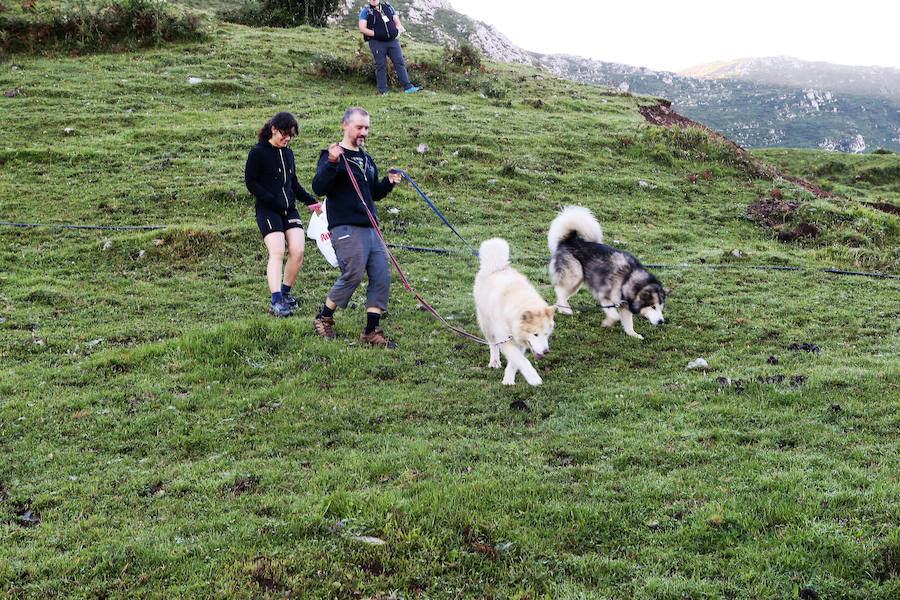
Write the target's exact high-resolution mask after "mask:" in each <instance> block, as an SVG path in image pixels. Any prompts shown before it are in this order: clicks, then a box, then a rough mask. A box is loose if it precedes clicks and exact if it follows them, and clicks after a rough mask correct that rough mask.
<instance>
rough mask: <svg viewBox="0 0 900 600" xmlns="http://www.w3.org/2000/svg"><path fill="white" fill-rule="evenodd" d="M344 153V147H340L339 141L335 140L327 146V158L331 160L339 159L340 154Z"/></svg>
mask: <svg viewBox="0 0 900 600" xmlns="http://www.w3.org/2000/svg"><path fill="white" fill-rule="evenodd" d="M343 153H344V149H343V148H341V144H340V142H335V143H333V144H332V145H330V146H328V160H330V161H331V162H337V161H339V160H340V159H341V154H343Z"/></svg>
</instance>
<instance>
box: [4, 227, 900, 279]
mask: <svg viewBox="0 0 900 600" xmlns="http://www.w3.org/2000/svg"><path fill="white" fill-rule="evenodd" d="M0 226H6V227H58V228H61V229H114V230H116V229H118V230H123V229H124V230H128V229H131V230H134V229H138V230H140V229H143V230H150V229H166V227H167V226H166V225H132V226H124V225H123V226H112V225H48V224H43V223H5V222H0ZM388 246H389V247H391V248H400V249H402V250H413V251H415V252H434V253H437V254H468V253H467V252H459V251H458V250H444V249H442V248H424V247H421V246H404V245H401V244H388ZM517 258H519V259H520V260H540V261H543V262H550V259H549V258H544V257H541V258H537V257H533V256H520V257H517ZM644 266H645V267H647V268H648V269H754V270H759V271H818V272H820V273H830V274H832V275H851V276H857V277H875V278H879V279H900V275H890V274H888V273H867V272H864V271H844V270H841V269H826V268H816V267H776V266H775V265H690V264H681V265H644Z"/></svg>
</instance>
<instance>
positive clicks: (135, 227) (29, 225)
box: [0, 222, 166, 229]
mask: <svg viewBox="0 0 900 600" xmlns="http://www.w3.org/2000/svg"><path fill="white" fill-rule="evenodd" d="M0 226H5V227H56V228H59V229H165V228H166V225H130V226H129V225H48V224H46V223H4V222H0Z"/></svg>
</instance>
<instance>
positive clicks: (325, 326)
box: [312, 107, 401, 348]
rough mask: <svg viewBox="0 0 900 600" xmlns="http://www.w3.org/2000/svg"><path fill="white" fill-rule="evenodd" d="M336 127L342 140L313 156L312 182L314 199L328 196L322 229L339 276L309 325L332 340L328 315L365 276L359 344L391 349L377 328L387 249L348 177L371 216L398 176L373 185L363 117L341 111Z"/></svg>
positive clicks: (387, 283)
mask: <svg viewBox="0 0 900 600" xmlns="http://www.w3.org/2000/svg"><path fill="white" fill-rule="evenodd" d="M342 127H343V129H344V138H343V139H342V140H341V141H340V142H335V143H333V144H331V145H330V146H329V147H328V148H327V149H325V150H322V152H321V153H320V154H319V164H318V167H317V168H316V176H315V177H314V178H313V182H312V187H313V191H314V192H315V193H316V194H318V195H320V196H327V197H328V230H329V231H330V232H331V243H332V245H333V246H334V252H335V254H336V255H337V259H338V264H339V265H340V267H341V276H340V278H339V279H338V280H337V282H336V283H335V284H334V286H333V287H332V288H331V291H330V292H329V293H328V297H327V298H326V299H325V305H324V306H323V307H322V311H321V312H320V313H319V314H318V315H317V316H316V318H315V320H314V321H313V325H314V327H315V330H316V333H317V334H319V335H321V336H323V337H327V338H329V339H333V338H334V337H335V333H334V311H335V309H336V308H337V307H338V306H340V307H341V308H346V307H347V304H348V303H349V301H350V296H352V295H353V292H354V291H355V290H356V288H357V287H358V286H359V284H360V282H362V277H363V274H364V273H365V274H368V276H369V284H368V286H367V288H366V329H365V331H364V332H363V333H362V334H361V335H360V336H359V340H360V341H361V342H365V343H368V344H372V345H375V346H383V347H386V348H396V347H397V344H396V343H394V342H393V341H391V340H389V339H387V338H386V337H385V336H384V331H383V330H382V329H381V327H379V323H380V321H381V313H382V312H383V311H384V310H385V309H387V304H388V299H389V298H390V293H391V266H390V264H389V262H388V256H387V249H386V248H385V247H384V244H383V243H382V242H381V239H379V237H378V233H377V232H376V231H375V229H374V228H373V227H372V222H371V220H370V219H369V215H368V214H367V213H366V209H365V207H363V204H362V201H361V200H360V198H359V194H357V192H356V188H355V187H354V186H353V182H352V181H351V176H352V177H353V178H354V179H355V180H356V183H357V185H358V186H359V190H360V192H361V193H362V196H363V198H364V199H365V203H366V207H368V209H369V211H370V212H371V213H372V215H373V217H374V216H375V215H377V213H378V209H377V208H376V207H375V201H376V200H381V199H382V198H384V197H385V196H387V195H388V194H389V193H390V192H391V190H393V189H394V185H395V184H397V183H399V182H400V178H401V176H400V174H399V173H389V174H388V176H387V177H384V178H382V179H380V180H379V179H378V167H377V166H376V165H375V161H374V160H372V157H371V156H369V155H368V154H367V153H366V151H365V150H363V148H362V147H363V145H364V144H365V141H366V137H367V136H368V135H369V113H367V112H366V111H365V110H364V109H362V108H359V107H354V108H350V109H347V111H346V112H345V113H344V119H343V123H342ZM342 155H343V156H342ZM344 159H346V162H345V160H344ZM348 165H349V168H350V171H349V172H348Z"/></svg>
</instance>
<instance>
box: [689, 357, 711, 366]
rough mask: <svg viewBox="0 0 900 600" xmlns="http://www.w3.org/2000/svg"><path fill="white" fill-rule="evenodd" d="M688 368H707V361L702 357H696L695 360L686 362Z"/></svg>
mask: <svg viewBox="0 0 900 600" xmlns="http://www.w3.org/2000/svg"><path fill="white" fill-rule="evenodd" d="M687 368H688V369H708V368H709V363H708V362H706V360H705V359H703V358H698V359H697V360H694V361H691V362H689V363H688V366H687Z"/></svg>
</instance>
